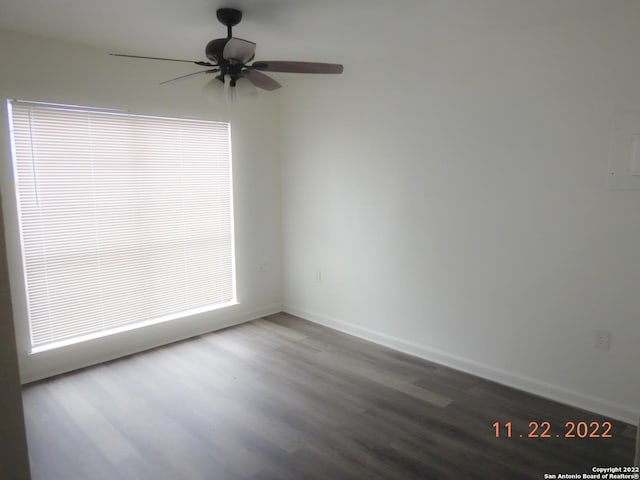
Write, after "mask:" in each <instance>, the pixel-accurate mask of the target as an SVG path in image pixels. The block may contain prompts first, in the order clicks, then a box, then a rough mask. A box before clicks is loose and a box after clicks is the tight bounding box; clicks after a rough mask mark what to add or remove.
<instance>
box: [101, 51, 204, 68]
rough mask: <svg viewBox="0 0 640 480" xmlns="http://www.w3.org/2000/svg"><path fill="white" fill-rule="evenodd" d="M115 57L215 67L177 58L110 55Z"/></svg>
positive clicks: (122, 54)
mask: <svg viewBox="0 0 640 480" xmlns="http://www.w3.org/2000/svg"><path fill="white" fill-rule="evenodd" d="M109 55H112V56H114V57H127V58H144V59H147V60H164V61H167V62H184V63H195V64H196V65H202V66H203V67H215V66H216V65H214V64H213V63H209V62H200V61H196V60H180V59H177V58H162V57H143V56H141V55H126V54H124V53H110V54H109Z"/></svg>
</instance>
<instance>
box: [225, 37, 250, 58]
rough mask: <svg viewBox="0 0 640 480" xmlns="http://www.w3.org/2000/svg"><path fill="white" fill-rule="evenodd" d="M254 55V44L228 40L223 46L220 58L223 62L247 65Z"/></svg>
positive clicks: (238, 39)
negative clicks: (236, 62) (229, 61)
mask: <svg viewBox="0 0 640 480" xmlns="http://www.w3.org/2000/svg"><path fill="white" fill-rule="evenodd" d="M255 53H256V44H255V43H253V42H250V41H249V40H243V39H242V38H230V39H229V41H228V42H227V44H226V45H225V46H224V50H223V52H222V57H223V58H224V59H225V60H238V61H239V62H241V63H243V64H244V63H247V62H249V61H251V59H253V56H254V55H255Z"/></svg>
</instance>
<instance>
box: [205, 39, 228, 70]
mask: <svg viewBox="0 0 640 480" xmlns="http://www.w3.org/2000/svg"><path fill="white" fill-rule="evenodd" d="M228 41H229V39H228V38H216V39H215V40H211V41H210V42H209V43H207V46H206V48H205V55H206V56H207V58H208V59H209V60H211V61H212V62H213V63H216V64H220V63H222V62H223V61H224V56H223V52H224V47H225V45H226V44H227V42H228Z"/></svg>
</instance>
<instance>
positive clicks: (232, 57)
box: [111, 8, 343, 98]
mask: <svg viewBox="0 0 640 480" xmlns="http://www.w3.org/2000/svg"><path fill="white" fill-rule="evenodd" d="M216 16H217V18H218V21H219V22H220V23H222V24H223V25H224V26H226V27H227V37H226V38H216V39H214V40H211V41H210V42H209V43H207V46H206V47H205V55H206V57H207V60H208V61H198V60H180V59H175V58H164V57H145V56H140V55H127V54H122V53H112V54H111V55H114V56H117V57H129V58H143V59H148V60H162V61H169V62H186V63H193V64H195V65H198V66H202V67H209V68H207V69H206V70H201V71H198V72H193V73H189V74H186V75H181V76H179V77H176V78H172V79H170V80H166V81H164V82H161V84H166V83H170V82H174V81H176V80H181V79H184V78H190V77H195V76H200V75H208V74H217V75H216V76H215V78H214V79H212V80H211V81H209V83H208V84H207V85H205V88H204V89H203V90H204V92H205V94H207V95H208V96H213V95H214V94H215V95H219V93H214V92H221V91H222V92H224V91H226V90H228V91H229V92H230V93H231V96H232V98H233V97H234V93H236V92H235V90H236V87H240V86H241V85H242V84H244V85H242V90H243V93H242V94H241V95H235V96H245V95H249V96H255V93H254V94H251V93H249V92H251V91H255V89H253V90H250V89H251V88H253V87H257V88H260V89H262V90H266V91H273V90H277V89H278V88H280V87H281V86H282V85H280V83H278V82H277V81H276V80H274V79H273V78H271V77H270V76H268V75H266V74H265V73H263V72H278V73H315V74H318V73H329V74H339V73H342V71H343V66H342V65H340V64H336V63H317V62H290V61H280V60H278V61H266V60H263V61H257V62H254V63H253V64H249V63H250V62H252V61H253V59H254V57H255V51H256V44H255V43H254V42H251V41H249V40H244V39H242V38H236V37H234V36H233V27H234V26H236V25H238V24H239V23H240V21H241V20H242V12H241V11H240V10H237V9H235V8H219V9H218V10H217V12H216ZM216 82H217V83H218V84H217V85H216ZM247 83H249V84H252V85H253V87H251V85H249V88H247ZM219 87H223V88H222V89H220V88H219ZM238 90H240V88H239V89H238ZM237 94H240V92H239V91H238V92H237Z"/></svg>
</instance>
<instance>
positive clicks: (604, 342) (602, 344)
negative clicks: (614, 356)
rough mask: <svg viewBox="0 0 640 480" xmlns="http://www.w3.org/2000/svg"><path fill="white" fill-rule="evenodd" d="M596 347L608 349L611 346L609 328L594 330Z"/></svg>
mask: <svg viewBox="0 0 640 480" xmlns="http://www.w3.org/2000/svg"><path fill="white" fill-rule="evenodd" d="M596 348H597V349H599V350H609V349H610V348H611V330H598V331H597V332H596Z"/></svg>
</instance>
